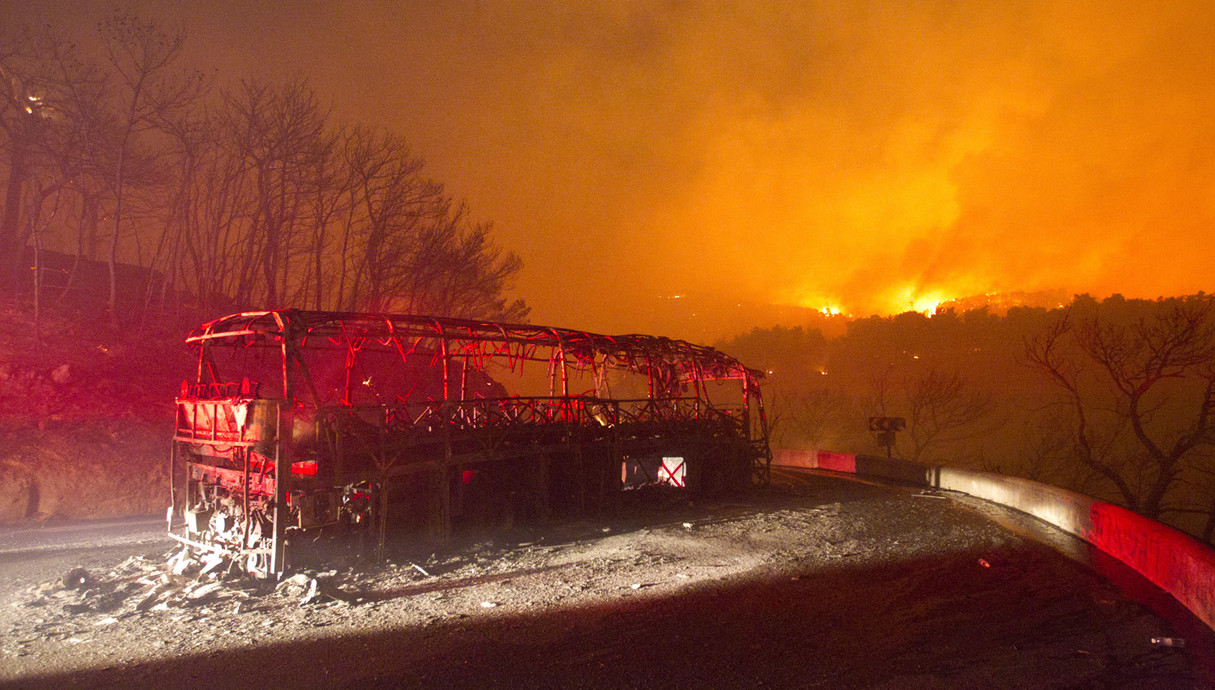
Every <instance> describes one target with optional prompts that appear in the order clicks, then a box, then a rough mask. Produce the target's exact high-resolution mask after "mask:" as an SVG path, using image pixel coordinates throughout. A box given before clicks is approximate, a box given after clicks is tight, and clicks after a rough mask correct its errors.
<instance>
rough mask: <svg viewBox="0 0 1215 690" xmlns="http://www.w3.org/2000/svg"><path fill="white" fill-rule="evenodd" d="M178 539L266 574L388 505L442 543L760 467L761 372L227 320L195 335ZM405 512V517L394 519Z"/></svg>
mask: <svg viewBox="0 0 1215 690" xmlns="http://www.w3.org/2000/svg"><path fill="white" fill-rule="evenodd" d="M186 344H187V346H188V347H190V348H192V349H193V350H195V351H196V354H197V362H198V369H197V375H196V377H195V378H194V380H193V381H186V382H183V383H182V386H181V393H180V396H179V397H178V398H177V400H176V425H175V432H174V437H173V444H172V452H171V456H170V478H171V487H172V488H171V492H172V506H171V508H170V511H169V533H170V535H171V536H172V537H173V538H174V539H176V540H178V541H180V542H182V543H183V544H185V545H187V546H188V547H189V548H191V549H193V550H195V551H199V552H214V553H218V554H222V555H224V556H226V557H229V558H231V559H233V560H234V561H236V562H237V563H239V564H240V565H241V566H242V567H243V568H244V569H245V570H246V571H247V572H249V573H251V574H253V575H256V576H260V577H275V576H279V575H281V574H282V572H283V570H284V569H285V568H286V567H287V561H288V558H289V557H290V553H291V551H292V549H294V548H295V547H289V544H291V543H292V542H294V541H298V540H299V538H300V537H302V536H303V535H306V534H309V533H313V532H320V531H322V530H326V529H330V528H336V529H349V528H356V529H365V530H369V532H370V533H372V534H377V533H378V537H379V540H380V541H379V543H380V544H381V546H382V544H383V536H384V530H385V529H386V525H387V524H388V514H389V511H390V510H391V511H392V512H393V514H394V516H396V517H399V516H406V519H407V521H408V520H409V519H412V520H413V521H414V524H416V525H418V526H419V527H423V528H425V529H426V530H427V531H428V532H429V533H430V534H431V535H432V536H434V537H435V538H438V539H443V538H446V537H447V536H448V535H449V534H450V531H451V529H452V526H453V523H454V524H456V525H457V526H458V525H459V524H461V522H462V521H466V520H471V519H474V518H475V517H477V516H485V515H493V514H495V513H494V511H499V513H498V514H501V512H506V513H509V514H511V515H512V516H513V515H516V514H522V515H524V516H525V517H535V518H546V517H548V516H550V515H552V514H556V513H561V514H567V515H574V514H578V513H580V512H585V511H588V510H604V509H614V507H615V506H616V503H617V502H618V501H620V500H621V496H622V495H624V494H625V493H626V492H629V491H632V490H635V489H638V488H641V487H648V486H656V485H657V486H664V487H675V488H677V489H679V490H685V491H690V492H723V491H734V490H738V489H740V488H743V487H746V486H749V485H751V484H755V483H765V482H766V481H767V478H768V470H769V463H770V461H771V453H770V450H769V448H768V433H767V422H766V419H765V416H764V409H763V400H762V397H761V395H760V389H759V383H758V382H759V379H760V377H761V374H760V373H759V372H757V371H754V370H752V369H748V368H747V367H745V366H743V365H742V364H740V363H739V362H738V361H737V360H735V359H733V358H731V357H728V356H726V355H725V354H723V353H721V352H719V351H717V350H715V349H713V348H709V347H702V346H698V345H693V344H690V343H687V342H683V341H679V340H672V339H669V338H662V337H655V336H646V335H622V336H606V335H598V334H594V333H587V332H581V331H575V330H568V329H561V328H547V327H542V326H531V325H519V324H505V323H492V322H483V321H473V320H464V319H455V318H436V317H429V316H412V315H400V314H367V313H339V312H319V311H300V310H291V309H287V310H273V311H258V312H245V313H240V314H233V315H231V316H226V317H224V318H220V319H216V320H214V321H211V322H209V323H206V324H203V325H202V326H199V327H198V328H196V329H195V330H194V331H192V332H191V333H190V334H189V336H188V337H187V338H186ZM394 524H396V523H395V522H394Z"/></svg>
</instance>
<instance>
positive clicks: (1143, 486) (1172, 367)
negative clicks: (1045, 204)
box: [1025, 295, 1215, 519]
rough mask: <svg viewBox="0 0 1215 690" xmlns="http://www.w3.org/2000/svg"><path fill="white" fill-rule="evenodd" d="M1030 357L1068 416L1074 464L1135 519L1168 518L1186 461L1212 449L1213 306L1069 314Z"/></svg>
mask: <svg viewBox="0 0 1215 690" xmlns="http://www.w3.org/2000/svg"><path fill="white" fill-rule="evenodd" d="M1025 352H1026V357H1027V358H1028V360H1029V361H1030V362H1031V363H1032V364H1033V365H1035V366H1036V367H1037V368H1038V369H1039V370H1040V371H1041V372H1043V373H1044V374H1045V375H1046V376H1047V377H1048V378H1049V379H1050V380H1051V381H1053V382H1054V384H1055V385H1056V387H1057V389H1058V390H1059V391H1060V393H1061V396H1062V401H1063V403H1064V404H1065V405H1066V409H1068V410H1069V412H1070V414H1069V419H1070V421H1071V425H1072V454H1073V456H1074V457H1075V458H1076V459H1078V460H1079V461H1080V462H1081V463H1083V464H1084V466H1085V467H1087V468H1089V469H1090V470H1092V471H1093V472H1095V473H1097V474H1098V475H1100V476H1101V477H1103V478H1104V479H1105V480H1107V481H1108V482H1110V484H1112V485H1113V487H1114V489H1115V490H1116V491H1117V493H1118V495H1119V496H1120V497H1121V499H1122V500H1123V501H1124V502H1125V504H1126V505H1127V506H1128V507H1130V508H1131V509H1132V510H1135V511H1137V512H1139V513H1141V514H1143V515H1145V516H1147V517H1149V518H1153V519H1156V518H1159V517H1161V516H1162V515H1163V514H1165V513H1167V512H1169V510H1170V507H1169V506H1168V504H1166V497H1168V496H1169V494H1170V491H1171V490H1172V489H1173V488H1174V487H1175V486H1176V485H1177V483H1178V480H1179V479H1180V478H1181V475H1182V472H1183V471H1184V470H1185V467H1186V462H1187V460H1190V459H1193V458H1196V457H1198V456H1199V455H1200V454H1201V451H1202V450H1203V449H1206V448H1209V447H1210V446H1211V445H1212V444H1215V418H1213V414H1212V413H1213V412H1215V409H1213V408H1215V299H1213V298H1212V297H1211V296H1208V295H1199V296H1196V297H1193V298H1186V299H1179V300H1167V301H1162V302H1159V303H1157V304H1156V309H1155V313H1154V314H1152V315H1151V316H1138V317H1132V318H1130V319H1129V320H1128V319H1127V318H1122V317H1120V315H1118V314H1112V315H1111V316H1109V317H1108V318H1107V317H1103V315H1102V314H1101V312H1100V310H1094V311H1093V312H1092V313H1091V314H1076V313H1073V312H1072V311H1069V312H1065V313H1064V314H1063V316H1062V317H1061V318H1059V319H1057V320H1056V321H1055V322H1054V323H1053V324H1051V325H1050V326H1049V327H1048V328H1047V329H1046V330H1045V331H1044V332H1042V333H1040V334H1038V335H1037V336H1036V337H1033V338H1031V339H1029V340H1028V341H1027V342H1026V348H1025Z"/></svg>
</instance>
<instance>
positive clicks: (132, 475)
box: [0, 298, 190, 524]
mask: <svg viewBox="0 0 1215 690" xmlns="http://www.w3.org/2000/svg"><path fill="white" fill-rule="evenodd" d="M186 323H187V322H186V321H185V320H183V319H181V318H176V319H173V320H170V321H162V322H158V323H147V324H142V325H141V324H133V325H130V326H128V327H126V328H125V329H124V330H122V331H116V330H115V329H113V328H111V327H109V326H108V325H107V324H105V321H104V319H103V317H101V316H100V315H98V314H96V313H95V312H93V311H91V310H86V309H79V308H76V309H74V308H70V307H55V308H53V309H51V310H49V312H48V313H43V314H42V316H41V318H40V319H39V323H38V324H37V325H36V324H35V321H34V317H33V313H32V310H30V309H28V308H26V307H25V305H23V304H21V303H19V302H17V301H14V300H13V299H10V298H5V299H3V300H2V301H0V524H12V523H19V522H27V521H47V520H55V519H81V518H101V517H117V516H123V515H134V514H141V513H152V512H159V511H162V510H163V509H164V507H165V506H166V505H167V500H168V485H167V473H166V464H167V454H168V447H169V434H170V432H171V425H172V414H173V407H172V400H173V395H174V393H175V392H176V391H177V390H178V387H179V385H180V382H181V380H182V379H183V378H184V377H185V375H186V374H187V373H188V372H189V370H190V361H189V357H188V354H187V352H186V349H185V347H184V346H183V345H182V339H183V337H184V335H185V332H186V329H187V328H188V326H186V325H185V324H186ZM36 332H38V333H40V334H41V337H40V338H37V337H35V333H36Z"/></svg>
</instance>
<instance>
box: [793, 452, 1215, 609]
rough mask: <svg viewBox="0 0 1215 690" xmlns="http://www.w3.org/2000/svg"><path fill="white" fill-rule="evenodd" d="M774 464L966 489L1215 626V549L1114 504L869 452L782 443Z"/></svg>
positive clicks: (1024, 481)
mask: <svg viewBox="0 0 1215 690" xmlns="http://www.w3.org/2000/svg"><path fill="white" fill-rule="evenodd" d="M773 464H774V465H784V466H788V467H805V468H818V469H826V470H833V471H836V472H848V473H852V474H857V475H861V476H865V477H870V478H875V479H883V480H886V481H895V482H900V483H905V484H912V485H915V486H929V487H937V488H941V489H946V490H949V491H960V492H962V493H965V494H969V495H971V496H974V497H976V498H982V499H984V500H988V501H991V502H993V503H999V504H1000V505H1004V506H1008V507H1009V508H1014V509H1016V510H1020V511H1022V512H1024V513H1028V514H1030V515H1033V516H1034V517H1036V518H1039V519H1041V520H1044V521H1046V522H1049V523H1050V524H1052V525H1054V526H1056V527H1058V528H1059V529H1062V530H1063V531H1065V532H1068V533H1069V534H1073V535H1075V536H1077V537H1079V538H1081V539H1083V540H1085V541H1087V542H1089V543H1090V544H1092V545H1093V546H1094V547H1096V548H1097V549H1099V550H1101V551H1102V552H1104V553H1107V554H1109V555H1110V556H1113V557H1114V558H1116V559H1118V560H1119V561H1122V562H1123V563H1125V564H1126V565H1128V566H1130V567H1131V568H1132V569H1134V570H1135V571H1136V572H1138V573H1139V574H1140V575H1143V576H1144V577H1145V578H1147V579H1148V580H1149V581H1150V582H1152V583H1153V584H1155V585H1156V586H1157V587H1159V588H1161V589H1162V590H1164V591H1165V592H1168V593H1169V594H1170V595H1172V596H1173V597H1174V598H1175V599H1177V601H1179V602H1181V603H1182V605H1184V606H1185V607H1186V608H1188V609H1189V610H1190V611H1192V612H1193V613H1194V615H1196V616H1197V617H1198V618H1199V619H1200V620H1202V622H1204V623H1206V624H1207V626H1209V627H1211V628H1212V629H1215V549H1212V548H1211V547H1210V546H1208V545H1206V544H1203V543H1202V542H1200V541H1198V540H1197V539H1194V538H1193V537H1191V536H1189V535H1188V534H1185V533H1184V532H1181V531H1179V530H1176V529H1173V528H1172V527H1169V526H1167V525H1163V524H1161V523H1159V522H1156V521H1154V520H1149V519H1147V518H1145V517H1143V516H1141V515H1138V514H1136V513H1133V512H1131V511H1129V510H1127V509H1125V508H1121V507H1119V506H1116V505H1113V504H1112V503H1106V502H1104V501H1098V500H1097V499H1095V498H1090V497H1088V496H1084V495H1082V494H1078V493H1075V492H1072V491H1067V490H1065V489H1060V488H1057V487H1054V486H1050V485H1049V484H1042V483H1040V482H1035V481H1031V480H1028V479H1021V478H1019V477H1008V476H1004V475H1000V474H992V473H989V472H974V471H970V470H962V469H957V468H952V467H939V466H935V465H919V464H916V463H912V462H908V461H906V460H891V459H889V458H882V457H876V456H870V455H853V454H850V453H834V452H829V451H806V450H777V451H775V453H774V457H773Z"/></svg>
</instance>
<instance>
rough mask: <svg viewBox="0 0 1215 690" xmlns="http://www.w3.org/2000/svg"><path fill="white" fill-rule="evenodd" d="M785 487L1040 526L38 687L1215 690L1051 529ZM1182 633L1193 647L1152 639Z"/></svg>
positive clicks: (235, 651) (1001, 514)
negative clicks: (979, 546) (628, 596)
mask: <svg viewBox="0 0 1215 690" xmlns="http://www.w3.org/2000/svg"><path fill="white" fill-rule="evenodd" d="M778 479H779V480H780V481H781V482H783V483H785V484H787V485H791V486H794V487H802V486H804V487H806V489H807V490H813V491H815V492H818V493H819V494H821V495H823V496H824V500H826V499H828V498H829V499H831V500H834V501H837V502H839V503H841V504H842V505H843V508H842V509H841V515H862V514H863V515H867V516H876V517H875V518H874V517H869V518H866V519H869V520H872V522H871V524H870V525H869V526H868V527H866V529H873V530H874V534H875V535H876V539H877V541H878V542H880V541H881V535H882V534H883V533H885V532H886V531H890V532H891V533H896V532H897V533H899V534H903V535H908V534H914V533H916V532H917V531H919V526H917V525H907V524H903V523H902V522H900V520H901V519H902V516H904V515H907V514H908V513H909V512H910V511H908V510H907V506H909V505H913V506H920V505H933V506H935V505H940V510H941V511H943V512H950V511H952V513H951V514H952V515H954V518H953V519H956V518H957V515H958V514H959V511H960V513H962V514H973V517H963V519H962V522H969V523H973V524H974V525H975V529H982V530H987V529H990V523H995V524H997V525H999V526H1000V527H1001V528H1002V529H1004V530H1008V531H1011V532H1013V533H1014V534H1016V535H1019V536H1020V537H1029V538H1028V539H1024V538H1019V539H1010V540H1008V543H1006V544H1003V545H1001V546H999V547H998V548H992V549H985V550H983V551H982V552H970V551H950V550H948V549H933V548H930V547H931V545H929V547H926V548H923V549H921V550H920V553H919V555H917V556H915V557H913V558H901V559H897V560H891V561H889V562H883V561H880V560H867V561H865V562H864V563H860V564H857V565H848V564H847V561H844V562H843V564H842V565H840V566H839V567H833V568H828V569H824V568H819V567H806V568H804V569H802V570H794V571H787V570H786V571H782V572H756V573H754V574H753V576H750V577H747V578H741V579H739V578H736V579H732V580H730V581H728V582H722V583H721V584H720V585H719V586H712V587H705V588H699V589H695V590H690V591H687V592H684V593H681V594H680V595H678V596H670V597H653V598H646V599H639V600H620V599H616V600H612V599H608V600H605V601H601V602H598V603H595V604H594V605H583V606H575V607H563V608H558V609H547V610H540V611H534V612H527V611H523V612H520V613H518V614H514V615H505V616H502V615H499V616H486V617H480V616H470V617H463V616H460V617H456V618H454V619H449V620H444V621H443V622H441V623H436V624H432V625H427V626H424V627H400V626H397V627H393V626H391V625H387V626H384V627H382V628H380V629H374V630H369V631H367V632H360V633H358V634H341V635H337V636H327V637H320V638H318V637H308V636H297V635H286V634H285V635H284V636H283V638H282V641H280V642H276V643H273V644H265V643H263V644H259V645H257V646H254V647H248V646H244V647H234V648H230V649H226V650H218V651H213V652H210V653H207V654H206V655H201V656H199V655H196V656H187V657H179V658H173V659H166V660H159V661H156V662H153V663H150V664H143V665H141V666H140V667H139V668H131V669H122V668H119V669H104V670H102V669H98V670H97V671H95V672H94V671H84V672H73V673H72V674H71V675H49V676H43V677H40V678H38V679H37V683H36V685H37V686H39V687H47V686H48V685H47V684H48V683H49V684H50V685H52V686H59V685H64V686H73V687H98V686H121V687H259V686H262V687H271V686H295V687H349V688H356V687H358V688H366V687H371V688H375V687H468V688H473V687H476V688H484V687H591V688H598V687H605V688H606V687H643V688H650V687H697V688H699V687H718V688H732V687H807V688H862V687H863V688H870V687H877V688H972V687H973V688H979V687H982V688H993V687H994V688H1001V687H1016V688H1051V687H1058V688H1071V687H1117V688H1162V689H1166V688H1167V689H1168V690H1174V689H1176V688H1191V687H1192V688H1210V687H1215V683H1213V681H1212V677H1213V676H1212V668H1215V659H1213V656H1215V652H1213V651H1212V650H1215V644H1213V643H1212V635H1211V631H1210V630H1209V629H1207V628H1205V627H1203V626H1202V625H1201V624H1200V623H1197V621H1196V620H1194V619H1193V617H1192V616H1190V617H1189V618H1187V616H1186V612H1184V611H1183V610H1180V607H1178V606H1176V605H1175V604H1170V603H1169V602H1171V601H1172V600H1171V599H1170V598H1168V597H1167V596H1165V595H1163V594H1162V593H1160V592H1159V591H1158V590H1154V588H1152V587H1151V586H1150V585H1147V584H1146V583H1145V582H1143V581H1142V580H1141V579H1136V578H1137V576H1135V575H1134V574H1133V573H1130V572H1129V571H1128V570H1127V569H1125V568H1120V566H1119V564H1116V563H1110V562H1108V561H1105V560H1102V559H1101V557H1100V555H1099V554H1093V553H1092V552H1091V551H1090V550H1088V549H1087V548H1086V547H1085V546H1084V545H1083V544H1082V543H1079V542H1077V541H1076V540H1074V539H1072V538H1071V537H1067V536H1066V535H1063V534H1062V533H1060V532H1059V531H1058V530H1055V529H1054V528H1052V527H1050V526H1048V525H1045V524H1044V523H1040V522H1038V521H1036V520H1034V519H1032V518H1029V517H1028V516H1021V515H1019V514H1014V513H1010V512H1008V511H1004V510H1002V509H998V508H992V507H986V506H984V505H976V504H975V503H974V502H971V501H969V499H964V498H958V497H956V496H954V497H941V496H936V495H924V494H921V493H919V492H918V490H910V489H901V488H891V487H882V486H872V485H864V484H858V483H857V482H854V481H847V480H844V479H838V478H832V477H823V476H821V475H815V474H804V473H781V474H780V475H779V477H778ZM852 505H855V506H858V508H857V511H856V512H851V510H850V506H852ZM934 510H935V509H934ZM919 512H920V513H921V514H922V513H924V512H925V511H919ZM926 512H928V513H929V514H931V513H932V512H933V511H926ZM929 519H931V518H929ZM163 529H164V524H163V521H162V520H160V519H154V520H153V519H148V520H132V521H109V522H107V523H96V524H87V525H61V526H55V527H48V528H43V529H31V530H10V531H4V532H0V578H3V579H8V578H10V577H14V576H15V577H17V578H18V579H24V580H28V579H30V578H32V577H36V575H35V574H34V573H35V571H38V570H44V571H45V574H44V577H50V576H51V574H52V573H57V572H59V571H57V570H56V568H59V569H63V568H65V567H67V566H69V565H71V564H72V563H78V562H82V561H84V562H89V561H94V560H103V559H105V558H114V557H116V556H117V555H119V554H122V553H127V552H129V553H136V552H140V553H147V552H149V551H153V550H155V549H157V548H159V547H160V546H166V547H167V546H168V545H169V542H168V541H167V540H165V539H164V537H163V536H162V534H163ZM959 529H961V527H960V528H959ZM904 538H906V537H904ZM162 542H163V544H162ZM1112 583H1117V587H1116V586H1115V585H1114V584H1112ZM284 632H285V633H286V632H291V631H284ZM2 633H3V631H2V630H0V634H2ZM1164 634H1169V635H1176V636H1179V637H1185V638H1186V639H1187V642H1188V644H1187V646H1186V647H1184V648H1167V647H1158V646H1153V645H1152V644H1151V643H1150V640H1151V638H1152V637H1155V636H1159V635H1164ZM0 661H2V660H0ZM17 685H18V686H20V683H18V684H17ZM29 687H34V685H30V686H29Z"/></svg>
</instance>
